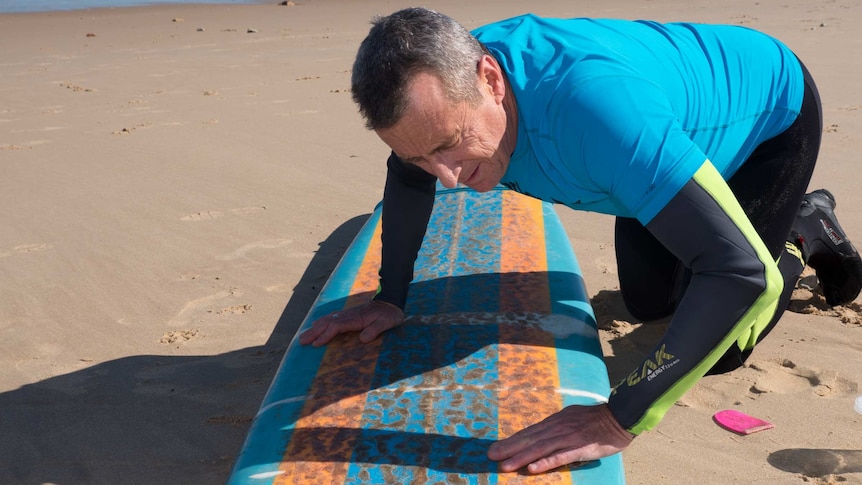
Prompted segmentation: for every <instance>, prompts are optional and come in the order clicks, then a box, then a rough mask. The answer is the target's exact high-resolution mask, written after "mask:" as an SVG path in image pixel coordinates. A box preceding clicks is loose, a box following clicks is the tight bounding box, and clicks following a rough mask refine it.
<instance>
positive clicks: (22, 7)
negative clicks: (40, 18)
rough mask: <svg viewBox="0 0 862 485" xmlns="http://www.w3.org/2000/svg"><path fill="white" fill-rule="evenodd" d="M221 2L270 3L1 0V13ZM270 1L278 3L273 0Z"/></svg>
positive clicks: (247, 0) (260, 0)
mask: <svg viewBox="0 0 862 485" xmlns="http://www.w3.org/2000/svg"><path fill="white" fill-rule="evenodd" d="M170 3H173V4H178V3H219V4H235V5H239V4H250V3H268V2H266V1H263V0H0V13H12V12H48V11H53V10H77V9H85V8H105V7H139V6H143V5H155V4H170ZM270 3H278V2H277V1H276V0H271V2H270Z"/></svg>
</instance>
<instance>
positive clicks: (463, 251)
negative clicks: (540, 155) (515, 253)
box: [405, 190, 503, 315]
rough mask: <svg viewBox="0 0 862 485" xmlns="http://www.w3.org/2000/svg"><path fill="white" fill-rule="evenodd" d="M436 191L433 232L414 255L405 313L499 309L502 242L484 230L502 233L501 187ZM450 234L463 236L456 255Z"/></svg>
mask: <svg viewBox="0 0 862 485" xmlns="http://www.w3.org/2000/svg"><path fill="white" fill-rule="evenodd" d="M437 197H438V199H437V201H436V202H435V204H434V206H435V209H434V212H433V213H432V215H431V221H430V222H429V224H428V227H429V233H428V234H426V237H425V241H424V242H423V247H422V251H421V252H420V253H419V257H418V258H417V260H416V265H415V267H416V269H415V278H414V280H413V285H412V286H411V287H410V294H409V296H408V300H407V306H406V307H405V311H406V313H407V314H410V315H430V314H435V313H453V312H470V311H488V312H495V311H498V309H499V306H500V301H499V288H500V274H499V271H500V267H499V265H500V258H499V255H500V251H501V244H502V243H501V241H500V238H499V236H497V237H495V238H492V239H490V240H489V239H487V238H483V237H482V236H480V234H487V233H490V234H498V235H499V234H500V233H501V230H500V228H501V227H502V223H503V222H502V212H503V209H502V207H503V196H502V191H493V192H490V193H488V194H486V195H485V196H483V197H476V196H475V194H474V193H472V192H468V191H459V190H456V191H442V192H440V193H438V195H437ZM462 210H463V211H464V212H462ZM463 214H470V217H464V215H463ZM452 237H458V238H459V239H458V241H457V246H456V247H457V249H458V251H457V255H456V256H454V255H453V254H452V252H453V250H452V240H451V238H452ZM453 256H454V257H453ZM474 273H475V274H474ZM477 289H481V290H482V291H476V290H477Z"/></svg>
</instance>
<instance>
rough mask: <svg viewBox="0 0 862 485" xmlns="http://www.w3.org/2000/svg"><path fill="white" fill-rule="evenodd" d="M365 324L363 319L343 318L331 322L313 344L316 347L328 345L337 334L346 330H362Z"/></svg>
mask: <svg viewBox="0 0 862 485" xmlns="http://www.w3.org/2000/svg"><path fill="white" fill-rule="evenodd" d="M362 327H363V324H362V321H361V320H353V319H350V320H347V319H344V320H341V321H339V322H337V323H336V322H331V323H329V324H328V325H326V328H325V329H324V330H323V332H322V333H321V334H320V335H319V336H318V337H317V338H316V339H315V340H314V342H312V343H311V345H313V346H315V347H320V346H321V345H326V344H328V343H329V341H330V340H332V339H333V338H335V336H336V335H338V334H341V333H346V332H356V331H359V330H362Z"/></svg>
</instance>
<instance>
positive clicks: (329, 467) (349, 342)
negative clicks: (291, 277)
mask: <svg viewBox="0 0 862 485" xmlns="http://www.w3.org/2000/svg"><path fill="white" fill-rule="evenodd" d="M380 231H381V224H380V222H378V224H377V227H376V228H375V231H374V235H373V236H372V237H371V242H370V244H369V247H368V250H367V251H366V253H365V257H364V259H363V261H362V263H361V265H360V267H359V271H358V273H357V276H356V278H355V279H354V281H353V285H352V287H351V290H350V296H349V297H348V298H347V302H346V303H345V308H348V307H351V306H354V305H357V304H359V303H361V302H363V301H366V300H367V299H368V298H369V297H370V295H371V294H373V292H375V291H376V290H377V285H378V276H377V273H378V268H379V267H380V253H381V251H380ZM381 341H382V339H376V340H374V341H373V342H370V343H367V344H364V343H361V342H359V339H357V338H356V336H355V335H352V334H348V335H342V336H339V337H336V338H335V339H334V340H333V341H332V342H330V343H329V344H328V345H327V348H326V353H325V354H324V356H323V360H322V362H321V364H320V368H319V369H318V371H317V375H316V376H315V379H314V383H313V384H312V387H311V390H310V392H309V395H310V397H309V399H308V400H307V401H306V402H305V405H304V406H303V408H302V414H301V417H300V418H299V419H298V420H297V421H296V425H295V428H294V430H293V434H292V435H291V440H290V443H288V445H287V449H286V450H285V453H284V456H283V458H282V462H281V466H280V467H279V470H280V471H282V472H283V473H282V474H281V475H279V476H278V477H276V479H275V480H274V481H273V484H278V485H286V484H295V483H343V482H344V481H345V478H346V477H347V471H348V467H349V466H350V459H351V456H352V455H353V446H354V444H355V443H356V438H357V434H358V432H359V431H358V430H359V428H360V426H361V422H362V414H363V410H364V408H365V400H366V396H367V393H365V392H363V393H361V394H352V393H350V392H347V391H346V390H344V383H345V382H349V383H350V389H357V388H361V389H370V387H371V380H372V378H373V376H374V369H375V366H376V363H377V357H378V355H379V353H380V344H381Z"/></svg>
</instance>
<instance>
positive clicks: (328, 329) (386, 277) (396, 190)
mask: <svg viewBox="0 0 862 485" xmlns="http://www.w3.org/2000/svg"><path fill="white" fill-rule="evenodd" d="M386 165H387V167H388V170H387V174H386V187H385V189H384V191H383V222H382V224H383V234H382V236H381V238H382V240H383V241H382V242H383V254H382V264H381V267H380V290H379V291H378V293H377V295H375V296H374V298H373V299H372V300H371V301H369V302H367V303H365V304H363V305H359V306H357V307H353V308H348V309H346V310H344V311H338V312H335V313H330V314H329V315H326V316H324V317H322V318H320V319H318V320H317V321H315V322H314V323H313V324H312V325H311V328H309V329H308V330H306V331H305V332H303V333H302V335H300V337H299V342H300V343H301V344H303V345H305V344H312V345H314V346H315V347H317V346H320V345H325V344H327V343H328V342H329V341H330V340H332V338H333V337H335V336H336V335H338V334H341V333H345V332H357V331H358V332H360V334H359V340H360V341H362V342H370V341H372V340H374V339H375V338H377V336H378V335H380V334H381V333H382V332H384V331H386V330H389V329H390V328H392V327H395V326H396V325H398V324H400V323H401V321H402V320H403V319H404V311H403V310H404V304H405V302H406V301H407V289H408V286H409V285H410V281H411V280H412V279H413V264H414V263H415V262H416V255H417V254H418V253H419V248H420V247H421V246H422V239H423V238H424V237H425V230H426V229H427V227H428V220H429V219H430V217H431V210H432V209H433V207H434V194H435V190H436V181H437V178H436V177H434V176H433V175H431V174H429V173H427V172H425V171H424V170H422V169H420V168H419V167H416V166H413V165H410V164H407V163H404V162H403V161H401V160H400V159H399V158H398V157H397V156H396V155H395V154H394V153H393V154H392V155H390V156H389V160H388V161H387V164H386Z"/></svg>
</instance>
